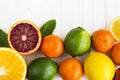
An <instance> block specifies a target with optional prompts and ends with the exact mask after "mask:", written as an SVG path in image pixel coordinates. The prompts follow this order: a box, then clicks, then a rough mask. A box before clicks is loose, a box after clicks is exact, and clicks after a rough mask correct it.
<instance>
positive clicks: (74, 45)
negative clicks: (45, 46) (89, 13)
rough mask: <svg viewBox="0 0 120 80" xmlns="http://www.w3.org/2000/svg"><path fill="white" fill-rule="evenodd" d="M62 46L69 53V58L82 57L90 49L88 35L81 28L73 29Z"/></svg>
mask: <svg viewBox="0 0 120 80" xmlns="http://www.w3.org/2000/svg"><path fill="white" fill-rule="evenodd" d="M64 45H65V49H66V51H67V52H68V53H70V54H71V56H73V57H75V56H79V55H83V54H85V53H86V52H87V51H88V49H89V48H90V45H91V39H90V35H89V34H88V32H87V31H86V30H85V29H83V28H82V27H77V28H74V29H72V30H70V32H68V34H67V35H66V37H65V40H64Z"/></svg>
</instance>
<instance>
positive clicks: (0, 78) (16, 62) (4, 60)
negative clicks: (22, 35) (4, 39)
mask: <svg viewBox="0 0 120 80" xmlns="http://www.w3.org/2000/svg"><path fill="white" fill-rule="evenodd" d="M26 72H27V66H26V63H25V61H24V59H23V58H22V57H21V55H20V54H19V53H18V52H17V51H15V50H12V49H10V48H0V80H25V77H26Z"/></svg>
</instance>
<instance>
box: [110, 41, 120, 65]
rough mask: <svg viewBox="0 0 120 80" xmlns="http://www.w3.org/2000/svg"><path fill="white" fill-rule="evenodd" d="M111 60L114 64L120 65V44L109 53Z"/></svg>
mask: <svg viewBox="0 0 120 80" xmlns="http://www.w3.org/2000/svg"><path fill="white" fill-rule="evenodd" d="M111 58H112V60H113V61H114V62H115V64H120V43H117V44H116V45H115V46H114V47H113V49H112V51H111Z"/></svg>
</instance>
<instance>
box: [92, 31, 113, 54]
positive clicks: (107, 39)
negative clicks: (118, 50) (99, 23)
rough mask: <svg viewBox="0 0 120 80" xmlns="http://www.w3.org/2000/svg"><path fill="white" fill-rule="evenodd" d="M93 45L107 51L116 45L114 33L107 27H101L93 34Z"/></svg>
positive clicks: (101, 50)
mask: <svg viewBox="0 0 120 80" xmlns="http://www.w3.org/2000/svg"><path fill="white" fill-rule="evenodd" d="M92 45H93V47H94V48H95V49H96V50H97V51H99V52H107V51H108V50H110V49H111V48H112V47H113V45H114V38H113V36H112V34H111V33H110V32H109V31H108V30H105V29H99V30H96V31H95V32H93V34H92Z"/></svg>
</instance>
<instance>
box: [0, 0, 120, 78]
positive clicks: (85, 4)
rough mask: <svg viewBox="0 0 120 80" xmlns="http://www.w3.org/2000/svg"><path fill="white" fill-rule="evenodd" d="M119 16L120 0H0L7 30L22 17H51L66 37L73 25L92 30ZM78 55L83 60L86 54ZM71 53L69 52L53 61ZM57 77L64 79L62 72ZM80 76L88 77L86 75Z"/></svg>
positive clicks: (39, 21) (1, 22)
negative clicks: (61, 76) (60, 75)
mask: <svg viewBox="0 0 120 80" xmlns="http://www.w3.org/2000/svg"><path fill="white" fill-rule="evenodd" d="M116 16H120V0H0V28H2V29H3V30H5V31H6V32H8V30H9V28H10V26H11V25H12V24H13V23H14V22H16V21H18V20H23V19H28V20H31V21H33V22H34V23H36V24H37V25H39V26H40V27H41V26H42V24H43V23H44V22H46V21H47V20H49V19H56V21H57V26H56V29H55V31H54V34H56V35H58V36H60V37H61V38H62V39H63V40H64V38H65V36H66V34H67V33H68V31H69V30H71V29H72V28H75V27H78V26H82V27H84V28H85V29H86V30H87V31H88V32H89V33H90V34H91V33H92V32H93V31H95V30H97V29H101V28H103V29H107V28H108V27H109V23H110V21H111V20H112V19H113V18H114V17H116ZM87 55H88V53H87V54H86V55H84V56H80V57H77V59H79V60H80V61H81V62H82V63H83V62H84V60H85V58H86V56H87ZM42 56H43V55H42V54H41V53H40V51H38V52H37V53H35V54H33V55H30V56H26V57H25V56H24V58H25V59H26V62H27V63H29V62H30V61H31V60H33V59H35V58H37V57H42ZM68 57H70V55H68V54H67V53H66V52H64V54H63V55H62V56H61V57H60V58H57V59H53V60H54V61H56V62H58V64H59V62H60V61H61V60H63V59H65V58H68ZM54 80H62V79H61V78H60V77H59V75H58V76H56V77H55V79H54ZM81 80H87V78H86V77H85V76H83V77H82V78H81Z"/></svg>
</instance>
